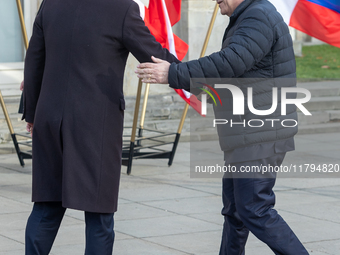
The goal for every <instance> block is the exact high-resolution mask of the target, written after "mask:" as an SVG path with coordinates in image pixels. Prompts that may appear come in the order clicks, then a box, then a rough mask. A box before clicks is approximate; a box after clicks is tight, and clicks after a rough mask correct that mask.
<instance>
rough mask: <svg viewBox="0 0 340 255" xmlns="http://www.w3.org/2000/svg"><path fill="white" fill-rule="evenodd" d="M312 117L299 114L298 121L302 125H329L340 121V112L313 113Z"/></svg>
mask: <svg viewBox="0 0 340 255" xmlns="http://www.w3.org/2000/svg"><path fill="white" fill-rule="evenodd" d="M311 114H312V116H306V115H304V114H303V113H301V112H298V120H299V124H300V125H309V124H320V123H328V122H332V121H338V120H340V110H331V111H313V112H311Z"/></svg>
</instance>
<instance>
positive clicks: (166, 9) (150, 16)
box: [134, 0, 201, 114]
mask: <svg viewBox="0 0 340 255" xmlns="http://www.w3.org/2000/svg"><path fill="white" fill-rule="evenodd" d="M134 1H135V2H136V3H137V4H138V5H139V9H140V14H141V17H142V19H143V20H144V22H145V25H146V26H147V27H148V28H149V30H150V32H151V34H152V35H153V36H154V37H155V38H156V40H157V42H159V43H160V44H161V45H162V47H163V48H167V49H168V50H169V51H170V53H172V54H173V55H174V56H176V57H177V58H178V59H179V60H182V59H183V58H184V57H185V55H186V53H187V52H188V48H189V46H188V45H187V44H186V43H185V42H184V41H183V40H181V39H180V38H179V37H178V36H176V35H175V34H174V33H173V32H172V26H173V25H174V24H176V23H177V22H178V21H179V20H180V18H181V0H150V1H149V7H148V8H147V7H146V6H144V5H143V3H142V2H141V1H139V0H134ZM175 91H176V92H177V94H178V95H179V96H180V97H182V98H183V99H184V101H186V102H187V103H188V104H190V106H191V107H193V108H194V109H195V110H196V111H197V112H198V113H199V114H201V102H200V101H199V100H198V99H197V98H196V96H194V95H192V94H190V93H189V92H187V91H185V90H182V89H175Z"/></svg>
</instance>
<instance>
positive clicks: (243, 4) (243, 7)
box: [230, 0, 257, 23]
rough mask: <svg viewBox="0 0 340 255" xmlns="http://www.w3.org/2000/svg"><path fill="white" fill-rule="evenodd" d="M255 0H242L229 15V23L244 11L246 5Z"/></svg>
mask: <svg viewBox="0 0 340 255" xmlns="http://www.w3.org/2000/svg"><path fill="white" fill-rule="evenodd" d="M255 1H257V0H244V1H243V2H242V3H241V4H240V5H239V6H237V8H236V9H235V11H234V12H233V14H232V15H231V16H230V23H231V22H233V21H235V20H236V19H237V18H238V17H239V16H240V15H241V14H242V13H243V12H244V11H245V9H247V8H248V6H249V5H250V4H251V3H253V2H255Z"/></svg>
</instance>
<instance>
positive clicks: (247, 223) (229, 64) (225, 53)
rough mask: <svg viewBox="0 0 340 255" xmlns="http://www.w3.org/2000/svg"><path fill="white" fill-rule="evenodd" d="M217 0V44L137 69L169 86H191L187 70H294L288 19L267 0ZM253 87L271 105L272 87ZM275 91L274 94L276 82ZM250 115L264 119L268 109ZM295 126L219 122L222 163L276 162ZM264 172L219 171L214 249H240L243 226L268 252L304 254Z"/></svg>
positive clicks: (291, 114)
mask: <svg viewBox="0 0 340 255" xmlns="http://www.w3.org/2000/svg"><path fill="white" fill-rule="evenodd" d="M217 3H218V4H219V7H220V9H221V13H222V14H223V15H228V16H229V17H230V23H229V26H228V27H227V29H226V31H225V34H224V37H223V44H222V50H221V51H219V52H216V53H213V54H211V55H209V56H207V57H203V58H200V59H199V60H193V61H189V62H186V63H180V64H175V63H173V64H171V65H170V64H169V63H168V62H166V61H162V60H159V59H156V58H153V61H154V62H155V63H144V64H140V65H139V69H138V71H137V72H138V73H139V75H138V76H139V77H140V78H143V81H144V82H151V83H169V84H170V87H172V88H175V89H187V90H189V89H190V79H191V78H273V79H277V78H288V79H289V78H290V79H292V80H294V79H295V78H296V66H295V58H294V52H293V44H292V39H291V36H290V34H289V30H288V26H287V25H286V24H285V23H284V21H283V19H282V17H281V15H280V14H279V13H278V12H277V10H276V9H275V7H274V6H273V5H272V4H271V3H270V2H268V1H267V0H217ZM294 85H295V83H294V84H293V85H291V84H290V85H289V86H294ZM253 89H254V98H253V101H254V105H257V106H260V108H261V109H268V108H270V106H271V104H272V102H271V98H272V97H271V95H272V93H273V92H272V87H270V86H268V85H261V84H260V85H258V84H257V85H256V87H255V86H254V87H253ZM256 90H257V91H256ZM278 92H279V94H280V88H278ZM280 104H281V103H280V102H279V106H278V108H280ZM268 106H269V107H268ZM214 110H215V116H216V118H219V117H220V116H224V117H225V116H229V115H230V114H231V109H228V107H225V106H224V107H219V108H218V107H217V108H216V107H215V108H214ZM247 114H248V115H251V114H249V109H247V110H246V112H245V115H244V118H245V119H246V120H247ZM218 116H219V117H218ZM283 117H285V118H288V119H293V120H297V115H296V108H295V107H290V108H288V109H287V115H286V116H281V115H280V114H279V113H278V112H277V111H276V115H275V118H276V119H280V120H282V119H283ZM256 118H257V119H262V120H265V119H266V118H268V116H256ZM225 119H227V118H225ZM296 132H297V128H296V127H295V128H285V127H275V128H272V129H268V128H267V127H264V128H258V129H256V131H254V129H251V128H250V127H239V128H238V129H236V130H235V129H233V130H232V131H231V130H230V129H229V130H228V129H226V128H225V127H221V128H220V129H218V134H219V140H220V145H221V148H222V150H223V151H224V156H225V161H226V164H228V165H232V166H235V167H237V169H240V168H241V167H244V166H260V165H261V166H262V165H271V166H280V165H281V164H282V161H283V159H284V156H285V154H286V152H288V151H292V150H294V140H293V137H294V135H295V134H296ZM232 177H233V176H232ZM270 177H271V178H255V176H254V175H250V176H249V175H248V177H247V178H223V205H224V207H223V209H222V214H223V215H224V218H225V222H224V228H223V236H222V243H221V248H220V255H234V254H235V255H239V254H244V248H245V244H246V241H247V238H248V234H249V231H251V232H252V233H253V234H254V235H255V236H256V237H257V238H259V239H260V240H262V241H263V242H265V243H266V244H267V245H268V246H269V247H270V248H271V249H272V250H273V252H274V253H275V254H282V255H305V254H308V252H307V250H306V249H305V248H304V247H303V245H302V244H301V242H300V241H299V240H298V238H297V237H296V236H295V234H294V233H293V231H292V230H291V229H290V227H289V226H288V225H287V223H286V222H285V221H284V220H283V219H282V218H281V216H280V215H279V214H278V213H277V211H276V210H274V209H273V207H274V204H275V194H274V192H273V190H272V189H273V187H274V184H275V178H276V175H275V173H273V175H271V176H270Z"/></svg>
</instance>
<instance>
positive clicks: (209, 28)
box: [168, 3, 218, 166]
mask: <svg viewBox="0 0 340 255" xmlns="http://www.w3.org/2000/svg"><path fill="white" fill-rule="evenodd" d="M217 12H218V4H217V3H216V5H215V9H214V12H213V15H212V17H211V20H210V24H209V27H208V31H207V35H206V36H205V40H204V43H203V47H202V51H201V55H200V58H202V57H204V55H205V52H206V50H207V47H208V43H209V40H210V36H211V32H212V30H213V27H214V23H215V20H216V16H217ZM188 109H189V104H188V103H187V104H185V107H184V110H183V113H182V118H181V121H180V122H179V125H178V130H177V134H176V138H175V142H174V145H173V148H172V152H171V156H170V158H169V162H168V165H169V166H171V165H172V161H173V160H174V157H175V153H176V149H177V145H178V142H179V138H180V136H181V133H182V129H183V126H184V121H185V118H186V116H187V113H188Z"/></svg>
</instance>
